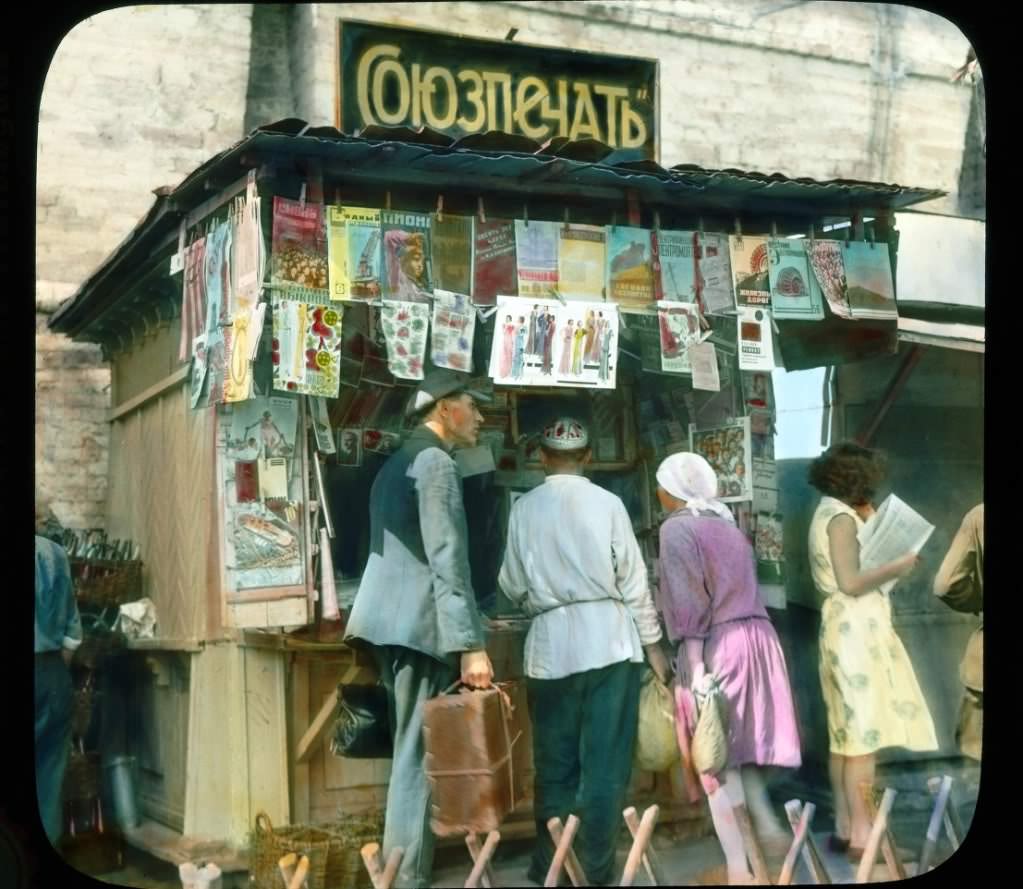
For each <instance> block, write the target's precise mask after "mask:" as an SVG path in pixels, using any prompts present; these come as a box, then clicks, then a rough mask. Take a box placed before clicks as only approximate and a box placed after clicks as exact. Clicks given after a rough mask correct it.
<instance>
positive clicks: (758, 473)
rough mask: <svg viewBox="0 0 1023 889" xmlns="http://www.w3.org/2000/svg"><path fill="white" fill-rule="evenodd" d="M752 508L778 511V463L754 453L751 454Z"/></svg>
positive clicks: (763, 510)
mask: <svg viewBox="0 0 1023 889" xmlns="http://www.w3.org/2000/svg"><path fill="white" fill-rule="evenodd" d="M753 509H754V511H755V512H768V513H774V512H777V511H778V464H777V463H776V462H775V461H774V460H768V459H763V458H760V457H757V456H756V454H754V455H753Z"/></svg>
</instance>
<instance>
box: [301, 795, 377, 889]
mask: <svg viewBox="0 0 1023 889" xmlns="http://www.w3.org/2000/svg"><path fill="white" fill-rule="evenodd" d="M317 827H319V828H321V829H322V830H324V831H325V832H326V833H328V834H329V835H330V838H331V839H330V850H329V854H328V855H327V887H328V889H334V887H341V886H345V887H354V889H372V886H373V881H372V880H371V879H370V877H369V871H367V870H366V865H365V864H364V863H363V860H362V847H363V846H365V845H366V843H380V844H381V845H382V844H383V836H384V813H383V812H370V813H368V814H365V815H343V816H341V817H340V818H339V819H338V820H337V821H331V822H329V823H326V824H318V825H317ZM310 889H311V887H310Z"/></svg>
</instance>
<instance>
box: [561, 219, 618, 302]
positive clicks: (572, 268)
mask: <svg viewBox="0 0 1023 889" xmlns="http://www.w3.org/2000/svg"><path fill="white" fill-rule="evenodd" d="M559 237H560V238H561V243H560V244H559V246H558V292H559V293H561V295H562V296H563V297H565V299H581V300H588V301H590V302H596V301H602V300H603V299H604V265H605V263H606V261H607V245H606V242H605V235H604V227H603V226H602V225H563V226H562V227H561V228H560V229H559Z"/></svg>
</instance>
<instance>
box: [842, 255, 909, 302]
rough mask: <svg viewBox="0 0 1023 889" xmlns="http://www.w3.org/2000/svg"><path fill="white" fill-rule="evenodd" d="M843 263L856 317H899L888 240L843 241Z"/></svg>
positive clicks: (847, 296)
mask: <svg viewBox="0 0 1023 889" xmlns="http://www.w3.org/2000/svg"><path fill="white" fill-rule="evenodd" d="M842 267H843V269H844V270H845V284H846V298H847V299H848V301H849V311H850V313H851V314H852V317H853V318H880V319H885V318H888V319H893V320H894V319H896V318H898V314H899V313H898V311H897V309H896V307H895V283H894V281H893V280H892V264H891V258H890V257H889V254H888V245H887V244H885V243H883V242H882V243H877V244H875V243H874V242H873V241H871V242H869V243H868V242H864V241H851V242H847V243H845V244H843V245H842Z"/></svg>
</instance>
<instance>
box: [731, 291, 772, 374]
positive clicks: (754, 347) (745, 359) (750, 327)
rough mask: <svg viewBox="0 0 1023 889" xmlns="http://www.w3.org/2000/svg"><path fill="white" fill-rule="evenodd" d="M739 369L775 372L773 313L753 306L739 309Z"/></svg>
mask: <svg viewBox="0 0 1023 889" xmlns="http://www.w3.org/2000/svg"><path fill="white" fill-rule="evenodd" d="M738 330H739V339H738V343H739V369H740V370H774V367H775V363H774V331H773V330H772V328H771V313H770V312H769V311H768V310H767V309H758V308H754V307H751V306H740V307H739V324H738Z"/></svg>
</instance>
